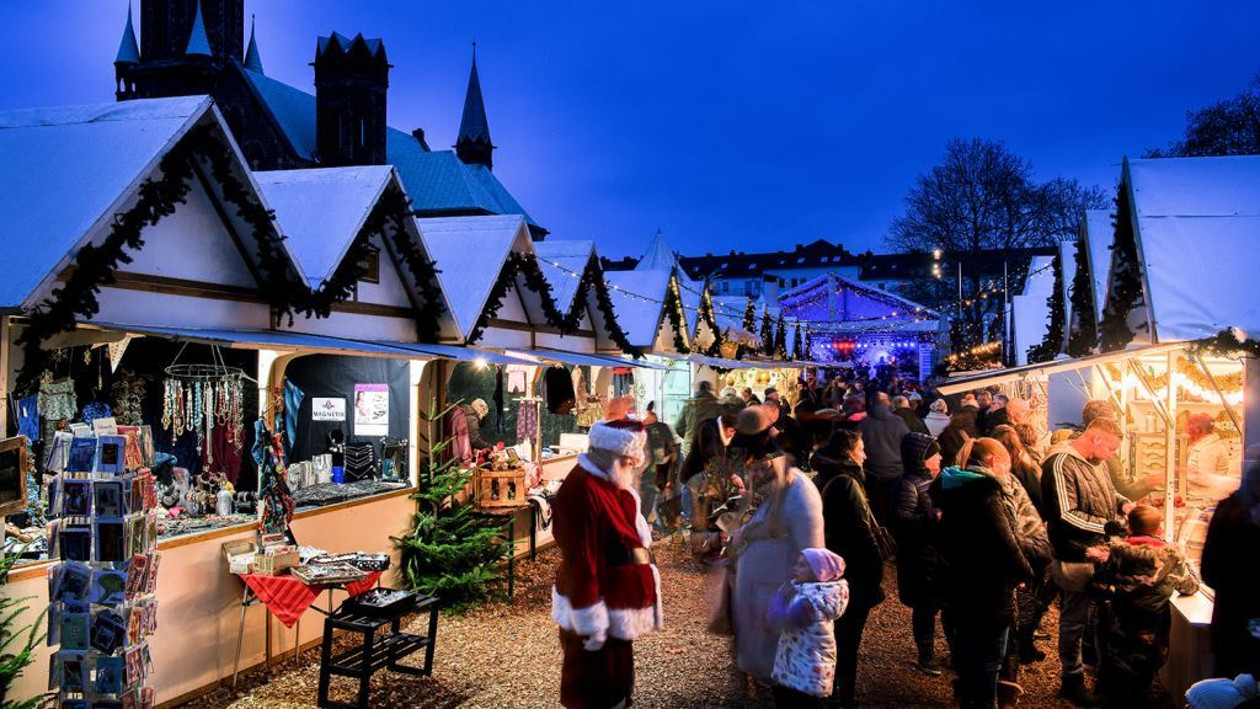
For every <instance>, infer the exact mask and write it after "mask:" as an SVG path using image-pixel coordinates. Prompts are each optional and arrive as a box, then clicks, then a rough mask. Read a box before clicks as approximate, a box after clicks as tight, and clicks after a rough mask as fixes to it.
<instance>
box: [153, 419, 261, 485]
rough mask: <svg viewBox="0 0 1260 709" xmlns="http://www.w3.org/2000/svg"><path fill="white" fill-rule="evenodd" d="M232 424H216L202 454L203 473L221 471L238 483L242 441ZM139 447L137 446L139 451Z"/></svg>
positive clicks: (231, 481)
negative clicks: (236, 436) (238, 439)
mask: <svg viewBox="0 0 1260 709" xmlns="http://www.w3.org/2000/svg"><path fill="white" fill-rule="evenodd" d="M235 435H236V434H235V432H234V430H233V428H232V427H231V426H215V427H214V430H213V431H212V432H211V434H210V441H209V442H208V445H206V447H205V450H204V451H203V452H202V456H201V471H202V473H203V474H204V473H219V474H222V475H223V477H225V478H227V481H228V482H230V483H232V485H233V486H235V485H236V481H237V480H239V479H240V477H241V452H242V450H243V449H242V447H241V442H240V441H237V440H236V438H235ZM138 450H139V449H138V448H137V451H138Z"/></svg>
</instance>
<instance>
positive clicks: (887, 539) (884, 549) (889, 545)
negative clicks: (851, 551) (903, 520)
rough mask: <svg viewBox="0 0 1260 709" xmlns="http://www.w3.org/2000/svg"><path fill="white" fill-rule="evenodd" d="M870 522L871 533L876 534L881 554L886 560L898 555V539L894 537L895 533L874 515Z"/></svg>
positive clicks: (876, 542)
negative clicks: (881, 524)
mask: <svg viewBox="0 0 1260 709" xmlns="http://www.w3.org/2000/svg"><path fill="white" fill-rule="evenodd" d="M869 524H870V525H871V533H872V534H874V535H875V544H876V545H877V546H878V547H879V555H880V556H881V557H883V559H884V561H889V560H891V559H893V558H894V557H896V556H897V540H896V539H893V535H892V533H891V532H889V531H888V528H887V527H882V526H880V524H879V522H876V521H875V516H874V515H872V516H871V518H870V520H869Z"/></svg>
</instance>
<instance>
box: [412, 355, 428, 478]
mask: <svg viewBox="0 0 1260 709" xmlns="http://www.w3.org/2000/svg"><path fill="white" fill-rule="evenodd" d="M426 364H428V363H427V362H422V361H418V360H414V359H413V360H410V361H409V362H408V363H407V373H408V377H409V379H408V381H409V382H410V386H409V387H408V389H407V391H408V396H409V402H408V409H407V412H408V413H407V421H408V424H409V425H408V426H407V430H408V431H409V432H410V435H408V436H407V479H408V480H410V481H411V484H412V485H419V484H420V435H419V434H420V426H421V424H422V423H423V421H422V419H421V413H420V412H421V411H422V409H421V407H422V406H424V399H423V398H422V397H421V396H420V387H421V386H422V385H423V378H424V367H425V365H426Z"/></svg>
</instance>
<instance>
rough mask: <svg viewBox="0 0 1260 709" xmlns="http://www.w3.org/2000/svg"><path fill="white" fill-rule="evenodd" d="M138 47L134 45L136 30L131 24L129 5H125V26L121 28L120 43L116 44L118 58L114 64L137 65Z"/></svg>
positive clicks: (138, 58) (138, 60)
mask: <svg viewBox="0 0 1260 709" xmlns="http://www.w3.org/2000/svg"><path fill="white" fill-rule="evenodd" d="M139 63H140V47H139V46H138V45H137V44H136V29H135V26H134V25H132V23H131V3H130V2H128V3H127V26H126V27H124V28H123V36H122V42H120V43H119V44H118V56H117V57H115V58H114V64H115V65H118V64H139Z"/></svg>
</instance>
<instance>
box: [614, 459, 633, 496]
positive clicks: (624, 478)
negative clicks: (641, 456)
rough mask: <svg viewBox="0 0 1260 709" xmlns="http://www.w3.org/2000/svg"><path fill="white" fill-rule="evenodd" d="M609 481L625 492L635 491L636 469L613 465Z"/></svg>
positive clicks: (618, 464) (617, 464)
mask: <svg viewBox="0 0 1260 709" xmlns="http://www.w3.org/2000/svg"><path fill="white" fill-rule="evenodd" d="M608 477H609V479H610V480H612V481H613V484H614V485H616V486H617V487H619V488H621V489H623V490H633V489H634V488H635V484H634V483H635V477H636V476H635V474H634V468H633V467H630V466H623V465H621V464H620V463H613V465H612V470H610V471H609V475H608Z"/></svg>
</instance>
